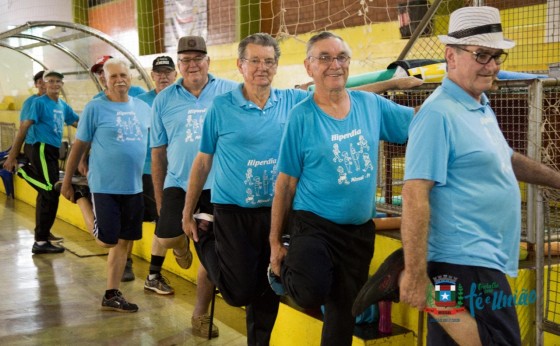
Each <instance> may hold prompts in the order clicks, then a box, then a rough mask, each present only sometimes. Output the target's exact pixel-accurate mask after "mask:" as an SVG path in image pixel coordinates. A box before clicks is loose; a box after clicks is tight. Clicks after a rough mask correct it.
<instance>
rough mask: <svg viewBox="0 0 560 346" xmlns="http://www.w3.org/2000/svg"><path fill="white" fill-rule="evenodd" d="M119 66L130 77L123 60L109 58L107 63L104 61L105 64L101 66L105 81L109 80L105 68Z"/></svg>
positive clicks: (126, 64) (128, 68)
mask: <svg viewBox="0 0 560 346" xmlns="http://www.w3.org/2000/svg"><path fill="white" fill-rule="evenodd" d="M118 65H121V66H122V67H124V68H125V70H126V72H127V73H128V75H129V76H132V73H130V67H128V63H127V62H126V61H124V60H121V59H117V58H111V59H109V60H107V61H105V63H104V64H103V74H104V75H105V78H106V79H109V76H107V67H108V66H118Z"/></svg>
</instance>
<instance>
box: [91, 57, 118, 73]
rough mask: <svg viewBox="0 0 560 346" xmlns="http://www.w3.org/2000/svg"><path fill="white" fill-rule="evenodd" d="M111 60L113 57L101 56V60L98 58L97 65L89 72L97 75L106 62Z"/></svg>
mask: <svg viewBox="0 0 560 346" xmlns="http://www.w3.org/2000/svg"><path fill="white" fill-rule="evenodd" d="M111 58H113V57H112V56H110V55H103V56H100V57H99V58H97V60H95V64H94V65H93V66H92V67H91V68H90V69H89V70H90V71H91V73H97V71H99V69H100V68H102V67H103V65H104V64H105V62H106V61H107V60H109V59H111Z"/></svg>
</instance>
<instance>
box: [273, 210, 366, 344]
mask: <svg viewBox="0 0 560 346" xmlns="http://www.w3.org/2000/svg"><path fill="white" fill-rule="evenodd" d="M289 231H290V232H291V242H290V247H289V249H288V254H287V255H286V258H285V259H284V262H283V264H282V269H281V275H280V276H281V278H282V283H283V285H284V288H285V289H286V291H287V293H288V295H290V296H291V297H292V298H293V299H294V300H295V302H296V303H297V304H298V305H300V306H301V307H303V308H314V307H315V308H316V307H319V306H321V305H323V304H324V305H325V315H324V321H323V332H322V336H321V345H333V346H335V345H336V346H344V345H351V344H352V335H353V332H354V322H355V318H354V317H353V316H352V311H351V310H352V304H353V303H354V299H355V298H356V296H357V294H358V291H359V290H360V288H362V286H363V285H364V283H365V282H366V280H367V278H368V271H369V264H370V262H371V258H372V257H373V246H374V240H375V225H374V223H373V221H371V220H370V221H368V222H366V223H364V224H362V225H339V224H335V223H333V222H331V221H329V220H326V219H324V218H322V217H319V216H317V215H315V214H313V213H310V212H306V211H295V212H294V213H293V215H292V217H291V222H290V226H289Z"/></svg>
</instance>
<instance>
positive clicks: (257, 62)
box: [241, 58, 278, 68]
mask: <svg viewBox="0 0 560 346" xmlns="http://www.w3.org/2000/svg"><path fill="white" fill-rule="evenodd" d="M241 60H242V61H245V62H247V63H249V65H251V66H253V67H259V66H260V65H261V63H262V64H264V66H265V67H267V68H272V67H274V66H276V64H277V63H278V61H276V59H271V58H269V59H264V60H261V59H259V58H252V59H246V58H241Z"/></svg>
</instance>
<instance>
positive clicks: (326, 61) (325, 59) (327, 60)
mask: <svg viewBox="0 0 560 346" xmlns="http://www.w3.org/2000/svg"><path fill="white" fill-rule="evenodd" d="M307 58H308V59H315V60H318V61H319V64H321V65H330V64H332V62H333V61H334V60H336V61H337V62H338V64H339V65H340V66H346V65H347V64H349V63H350V57H349V56H348V55H339V56H330V55H320V56H309V57H307Z"/></svg>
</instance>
